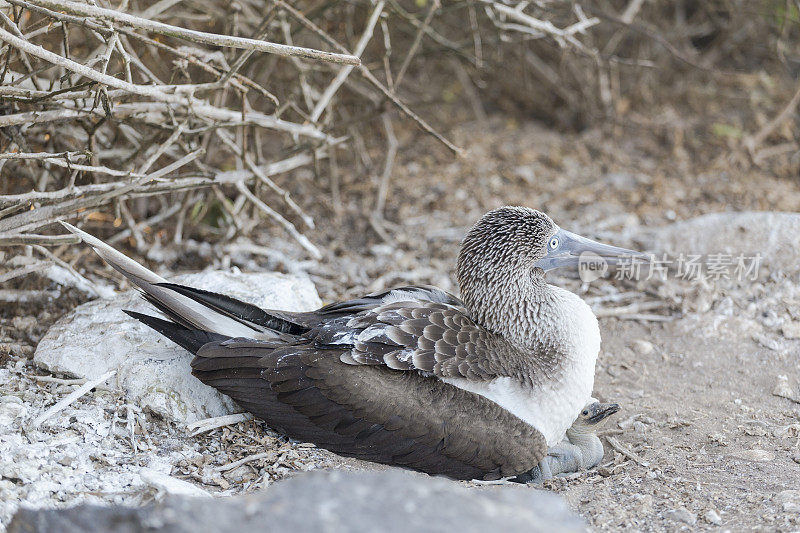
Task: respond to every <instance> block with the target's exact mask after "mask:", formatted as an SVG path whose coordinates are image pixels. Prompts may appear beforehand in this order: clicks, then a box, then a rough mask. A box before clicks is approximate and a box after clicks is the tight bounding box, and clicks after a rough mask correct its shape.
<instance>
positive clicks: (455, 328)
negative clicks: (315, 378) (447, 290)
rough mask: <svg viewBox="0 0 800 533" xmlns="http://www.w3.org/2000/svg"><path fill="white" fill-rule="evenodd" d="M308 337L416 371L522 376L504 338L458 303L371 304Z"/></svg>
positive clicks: (356, 361) (346, 356)
mask: <svg viewBox="0 0 800 533" xmlns="http://www.w3.org/2000/svg"><path fill="white" fill-rule="evenodd" d="M308 336H309V337H310V338H313V339H314V340H315V341H316V343H317V344H319V345H330V344H339V345H345V344H346V345H349V346H352V349H350V350H346V351H342V353H341V356H340V358H341V360H342V361H343V362H345V363H348V364H351V365H382V366H386V367H388V368H391V369H393V370H418V371H422V372H427V373H430V374H433V375H435V376H437V377H442V378H466V379H469V380H472V381H488V380H492V379H494V378H496V377H499V376H507V377H514V378H517V379H519V380H520V381H524V380H525V377H524V376H526V372H525V371H524V369H521V368H517V367H515V366H514V365H515V364H518V362H519V361H521V360H524V355H523V354H512V353H511V352H514V351H516V350H517V349H516V348H515V347H514V346H512V345H510V344H509V343H508V342H507V341H505V339H503V338H501V337H499V336H497V335H495V334H493V333H491V332H489V331H487V330H486V329H484V328H482V327H480V326H478V325H477V324H475V322H473V321H472V319H471V318H470V317H469V316H468V315H467V313H466V311H465V310H464V309H463V308H462V307H460V306H454V305H448V304H444V303H438V302H426V301H402V302H394V303H389V304H384V305H380V306H376V307H374V308H373V309H370V310H367V311H363V312H361V313H358V314H357V315H355V316H351V317H349V318H347V319H346V320H340V321H339V322H331V323H325V324H323V325H322V327H320V328H317V329H314V330H312V331H311V332H310V333H309V334H308Z"/></svg>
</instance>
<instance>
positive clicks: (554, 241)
mask: <svg viewBox="0 0 800 533" xmlns="http://www.w3.org/2000/svg"><path fill="white" fill-rule="evenodd" d="M550 248H551V249H555V248H558V237H553V238H552V239H550Z"/></svg>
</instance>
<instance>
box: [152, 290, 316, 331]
mask: <svg viewBox="0 0 800 533" xmlns="http://www.w3.org/2000/svg"><path fill="white" fill-rule="evenodd" d="M159 286H160V287H166V288H168V289H172V290H173V291H175V292H177V293H178V294H182V295H183V296H186V297H187V298H191V299H192V300H194V301H195V302H198V303H201V304H203V305H205V306H206V307H210V308H211V309H214V310H215V311H217V312H219V313H222V314H225V315H228V316H230V317H231V318H234V319H236V320H238V321H240V322H242V323H245V324H246V323H248V322H249V323H251V324H256V325H259V326H263V327H265V328H268V329H270V330H272V331H277V332H280V333H289V334H291V335H300V334H302V333H305V332H307V331H308V329H309V328H307V327H304V326H302V325H300V324H297V323H295V322H292V321H290V320H286V319H285V318H282V317H279V316H276V315H274V314H271V313H268V312H267V311H264V310H263V309H261V308H260V307H256V306H255V305H252V304H249V303H247V302H243V301H241V300H237V299H236V298H231V297H230V296H225V295H224V294H218V293H216V292H211V291H204V290H202V289H195V288H193V287H187V286H185V285H177V284H175V283H160V284H159ZM283 314H288V313H283Z"/></svg>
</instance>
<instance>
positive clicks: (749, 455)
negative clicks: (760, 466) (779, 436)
mask: <svg viewBox="0 0 800 533" xmlns="http://www.w3.org/2000/svg"><path fill="white" fill-rule="evenodd" d="M731 457H735V458H737V459H743V460H745V461H752V462H754V463H767V462H769V461H774V460H775V452H771V451H769V450H762V449H759V448H753V449H752V450H744V451H741V452H737V453H732V454H731Z"/></svg>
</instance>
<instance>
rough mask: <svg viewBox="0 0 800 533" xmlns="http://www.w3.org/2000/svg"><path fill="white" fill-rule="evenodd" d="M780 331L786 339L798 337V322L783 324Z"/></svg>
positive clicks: (799, 337)
mask: <svg viewBox="0 0 800 533" xmlns="http://www.w3.org/2000/svg"><path fill="white" fill-rule="evenodd" d="M781 333H783V336H784V337H786V338H787V339H800V322H789V323H788V324H784V325H783V328H782V329H781Z"/></svg>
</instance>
